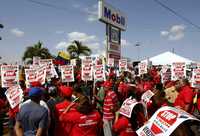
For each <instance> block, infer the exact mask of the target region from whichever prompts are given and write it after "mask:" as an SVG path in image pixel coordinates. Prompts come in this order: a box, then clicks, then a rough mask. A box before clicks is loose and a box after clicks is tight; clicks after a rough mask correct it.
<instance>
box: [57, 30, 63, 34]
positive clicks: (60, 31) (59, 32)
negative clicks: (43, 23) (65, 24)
mask: <svg viewBox="0 0 200 136" xmlns="http://www.w3.org/2000/svg"><path fill="white" fill-rule="evenodd" d="M63 33H64V31H62V30H58V31H56V34H63Z"/></svg>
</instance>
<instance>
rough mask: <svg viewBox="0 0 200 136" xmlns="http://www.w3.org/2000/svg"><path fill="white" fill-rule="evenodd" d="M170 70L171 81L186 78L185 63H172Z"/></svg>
mask: <svg viewBox="0 0 200 136" xmlns="http://www.w3.org/2000/svg"><path fill="white" fill-rule="evenodd" d="M171 69H172V70H171V71H172V76H171V80H178V79H182V78H185V77H186V64H185V62H174V63H172V67H171Z"/></svg>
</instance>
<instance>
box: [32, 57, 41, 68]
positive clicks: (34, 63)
mask: <svg viewBox="0 0 200 136" xmlns="http://www.w3.org/2000/svg"><path fill="white" fill-rule="evenodd" d="M39 64H40V57H38V56H34V57H33V65H34V66H37V65H39Z"/></svg>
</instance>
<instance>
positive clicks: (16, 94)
mask: <svg viewBox="0 0 200 136" xmlns="http://www.w3.org/2000/svg"><path fill="white" fill-rule="evenodd" d="M5 95H6V98H7V99H8V102H9V104H10V107H11V108H12V109H13V108H15V107H16V106H17V105H18V104H19V103H21V102H22V101H23V91H22V89H21V87H20V86H19V85H14V86H12V87H9V88H8V89H7V91H6V92H5Z"/></svg>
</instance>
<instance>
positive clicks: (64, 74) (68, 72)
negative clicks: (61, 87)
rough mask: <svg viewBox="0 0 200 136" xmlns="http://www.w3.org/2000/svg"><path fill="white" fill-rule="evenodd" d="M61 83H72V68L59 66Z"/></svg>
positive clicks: (70, 66)
mask: <svg viewBox="0 0 200 136" xmlns="http://www.w3.org/2000/svg"><path fill="white" fill-rule="evenodd" d="M60 68H61V79H62V82H74V67H73V66H72V65H64V66H61V67H60Z"/></svg>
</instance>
